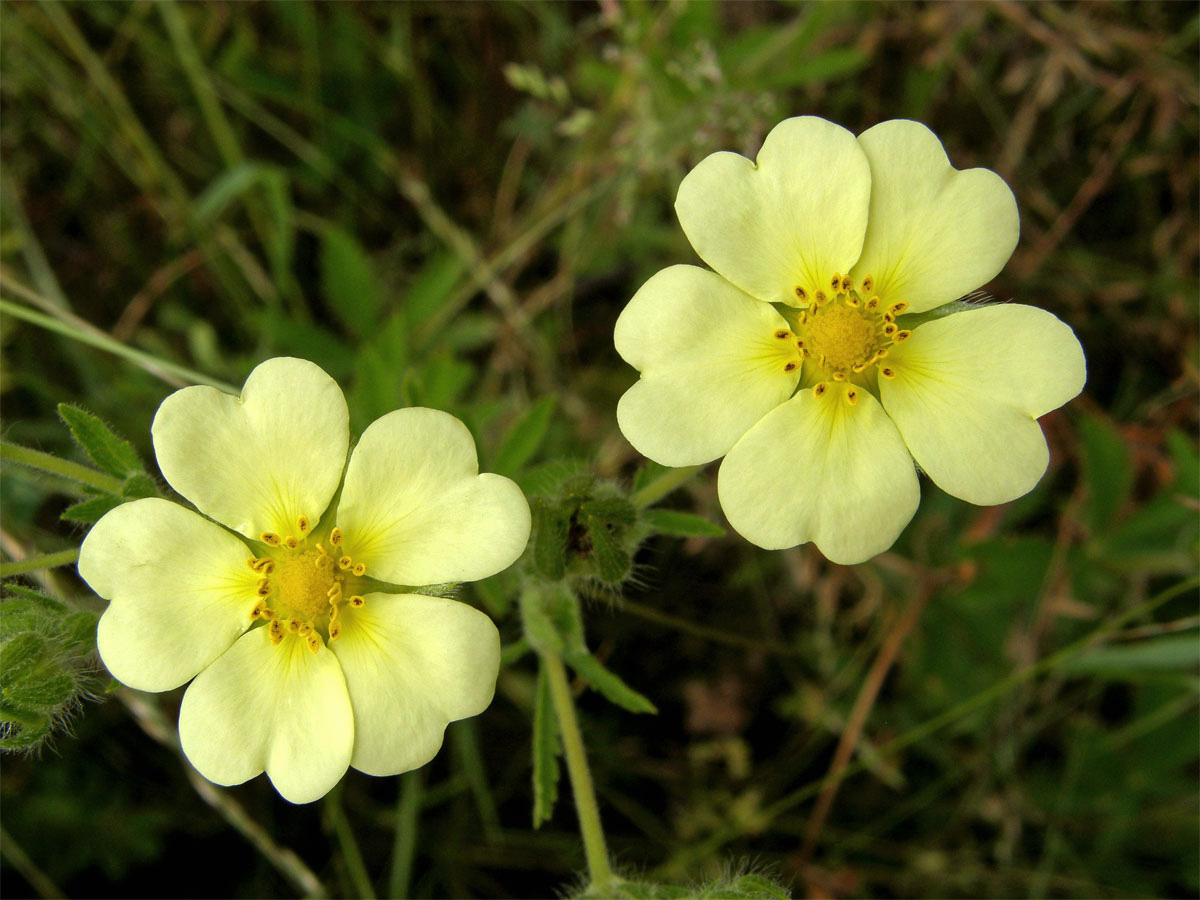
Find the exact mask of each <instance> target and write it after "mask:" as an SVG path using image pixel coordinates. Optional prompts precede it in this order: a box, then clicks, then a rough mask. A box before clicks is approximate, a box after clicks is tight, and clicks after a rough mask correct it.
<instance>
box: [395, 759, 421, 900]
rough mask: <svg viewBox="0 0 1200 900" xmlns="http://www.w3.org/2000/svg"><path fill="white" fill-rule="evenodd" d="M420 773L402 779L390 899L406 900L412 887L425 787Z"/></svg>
mask: <svg viewBox="0 0 1200 900" xmlns="http://www.w3.org/2000/svg"><path fill="white" fill-rule="evenodd" d="M422 778H423V776H422V774H421V770H420V769H414V770H413V771H411V772H405V773H404V774H403V775H401V776H400V799H399V801H398V802H397V804H396V840H395V843H394V844H393V845H392V874H391V877H390V878H389V879H388V896H389V897H407V896H408V891H409V887H410V886H411V884H412V872H413V859H414V858H415V856H416V852H417V827H418V820H419V818H420V814H421V798H422V795H423V794H424V793H425V784H424V781H423V780H422Z"/></svg>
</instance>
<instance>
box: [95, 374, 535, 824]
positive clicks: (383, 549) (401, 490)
mask: <svg viewBox="0 0 1200 900" xmlns="http://www.w3.org/2000/svg"><path fill="white" fill-rule="evenodd" d="M348 421H349V417H348V413H347V409H346V401H345V398H344V397H343V396H342V392H341V390H340V389H339V388H338V386H337V384H335V383H334V381H333V380H332V379H331V378H330V377H329V376H328V375H326V374H325V372H323V371H322V370H321V369H320V368H318V367H317V366H315V365H313V364H312V363H310V362H306V361H304V360H300V359H287V358H283V359H272V360H268V361H267V362H265V363H263V364H262V365H260V366H258V367H257V368H256V369H255V370H254V371H253V372H251V373H250V377H249V378H248V379H247V380H246V384H245V387H244V388H243V390H242V394H241V396H240V397H235V396H232V395H229V394H225V393H222V392H220V391H217V390H215V389H213V388H209V387H190V388H185V389H184V390H181V391H178V392H176V393H174V394H172V395H171V396H170V397H168V398H167V399H166V400H165V401H163V404H162V406H161V407H159V410H158V414H157V415H156V416H155V419H154V425H153V428H152V435H153V438H154V449H155V454H156V456H157V458H158V463H159V467H160V468H161V470H162V473H163V475H164V477H165V478H166V479H167V481H168V482H169V483H170V485H171V486H172V487H173V488H175V490H177V491H178V492H179V493H180V494H182V495H183V496H184V497H185V498H186V499H187V500H189V501H191V502H192V503H193V504H195V506H196V508H197V509H198V510H199V511H200V513H201V514H202V515H198V514H197V513H195V512H193V511H191V510H190V509H187V508H185V507H183V506H180V505H178V504H175V503H171V502H168V501H166V500H159V499H147V500H137V501H134V502H132V503H127V504H125V505H123V506H119V507H117V508H116V509H114V510H113V511H112V512H110V513H108V514H107V515H106V516H104V517H103V518H102V519H101V520H100V521H99V522H97V523H96V526H95V527H94V528H93V529H92V531H91V532H90V533H89V534H88V536H87V538H86V540H85V541H84V542H83V547H82V548H81V551H80V556H79V573H80V575H82V576H83V578H84V579H85V580H86V581H87V582H88V584H90V585H91V586H92V588H93V589H95V591H96V593H98V594H99V595H100V596H102V597H105V598H107V599H108V600H109V601H110V602H109V606H108V609H107V610H106V611H105V613H104V615H103V616H102V617H101V619H100V626H99V631H98V634H97V644H98V646H99V650H100V655H101V657H102V659H103V660H104V663H105V665H106V666H107V667H108V668H109V670H110V671H111V672H112V674H113V675H114V676H115V677H116V678H117V679H118V680H120V681H122V682H123V683H125V684H127V685H129V686H130V687H133V688H136V689H138V690H143V691H166V690H171V689H172V688H176V687H179V686H180V685H182V684H184V683H186V682H188V681H192V679H193V678H194V679H195V680H194V681H192V683H191V685H190V686H189V687H188V689H187V692H186V693H185V694H184V697H183V705H182V708H181V709H180V714H179V734H180V739H181V741H182V744H183V749H184V752H185V753H186V754H187V757H188V759H189V760H190V761H191V763H192V765H194V766H195V767H196V769H197V770H198V771H199V772H200V773H201V774H202V775H204V776H205V777H206V778H208V779H209V780H210V781H214V782H216V783H217V784H223V785H231V784H240V783H241V782H244V781H246V780H248V779H250V778H253V777H254V776H256V775H258V774H259V773H261V772H263V771H264V770H265V771H266V773H267V775H268V776H269V777H270V779H271V781H272V783H273V784H274V785H275V787H276V788H277V789H278V791H279V793H280V794H282V795H283V796H284V797H285V798H286V799H288V800H290V801H292V802H293V803H307V802H310V801H312V800H316V799H317V798H319V797H321V796H323V795H324V794H325V793H326V792H327V791H329V789H330V788H332V787H333V786H334V785H335V784H337V782H338V781H339V780H340V779H341V777H342V775H343V774H344V773H345V771H346V768H347V766H353V767H354V768H356V769H359V770H361V771H363V772H366V773H368V774H371V775H390V774H395V773H398V772H404V771H407V770H409V769H413V768H416V767H418V766H421V765H424V764H425V763H426V762H428V761H429V760H430V759H432V758H433V756H434V755H435V754H436V753H437V751H438V749H439V748H440V746H441V744H442V737H443V732H444V731H445V728H446V725H447V724H448V723H449V722H451V721H454V720H456V719H461V718H465V717H467V716H473V715H476V714H478V713H480V712H482V711H483V710H484V709H486V708H487V706H488V704H489V703H490V702H491V700H492V694H493V692H494V690H495V685H496V675H497V671H498V667H499V660H500V643H499V635H498V634H497V632H496V627H495V626H494V625H493V624H492V622H491V620H490V619H489V618H488V617H487V616H486V615H484V614H483V613H481V612H479V611H478V610H476V609H474V608H472V607H470V606H468V605H466V604H464V603H459V602H457V601H454V600H449V599H446V598H444V597H436V596H425V595H422V594H421V593H419V592H414V591H413V590H412V586H419V585H431V584H441V583H448V582H459V581H471V580H474V579H478V578H483V577H485V576H488V575H491V574H493V573H495V572H498V571H500V570H501V569H504V568H506V567H507V566H509V565H510V564H511V563H512V562H513V561H515V560H516V559H517V557H518V556H520V554H521V552H522V551H523V550H524V548H525V543H526V541H527V539H528V537H529V507H528V505H527V504H526V502H525V498H524V496H523V495H522V494H521V491H520V489H519V488H517V486H516V485H515V484H513V482H511V481H510V480H508V479H507V478H502V477H500V476H498V475H487V474H484V475H481V474H479V468H478V463H477V461H476V455H475V444H474V441H473V440H472V438H471V435H470V433H469V432H468V431H467V429H466V427H465V426H464V425H463V424H462V423H461V422H460V421H458V419H456V418H454V417H453V416H451V415H449V414H447V413H444V412H440V411H438V410H433V409H420V408H413V409H401V410H397V411H395V412H392V413H389V414H388V415H386V416H384V417H383V418H381V419H379V420H377V421H376V422H374V423H373V424H372V425H370V426H369V427H368V428H367V430H366V431H365V432H364V433H363V435H362V438H361V439H360V440H359V442H358V444H357V446H355V448H354V451H353V453H351V454H350V459H349V463H348V464H347V461H346V454H347V450H348V448H349V439H350V435H349V425H348ZM343 471H344V473H345V478H344V479H343ZM339 491H340V493H339ZM335 496H336V497H337V500H336V505H331V502H332V501H333V500H334V498H335ZM206 517H207V518H206ZM229 529H231V530H229ZM234 532H236V534H235V533H234Z"/></svg>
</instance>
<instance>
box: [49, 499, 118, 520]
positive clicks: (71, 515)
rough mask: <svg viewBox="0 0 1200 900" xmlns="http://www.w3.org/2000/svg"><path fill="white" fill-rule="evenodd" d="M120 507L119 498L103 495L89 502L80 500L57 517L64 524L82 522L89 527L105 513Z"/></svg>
mask: <svg viewBox="0 0 1200 900" xmlns="http://www.w3.org/2000/svg"><path fill="white" fill-rule="evenodd" d="M120 505H121V501H120V499H119V498H117V497H114V496H113V495H112V494H104V495H102V496H99V497H92V498H91V499H90V500H80V501H79V502H78V503H74V504H72V505H71V506H68V507H67V508H66V509H65V510H63V512H62V514H61V515H60V516H59V518H60V519H62V520H64V521H66V522H82V523H84V524H87V525H90V524H92V523H93V522H97V521H99V519H100V517H101V516H102V515H104V514H105V513H106V512H108V511H110V510H113V509H116V508H117V507H118V506H120Z"/></svg>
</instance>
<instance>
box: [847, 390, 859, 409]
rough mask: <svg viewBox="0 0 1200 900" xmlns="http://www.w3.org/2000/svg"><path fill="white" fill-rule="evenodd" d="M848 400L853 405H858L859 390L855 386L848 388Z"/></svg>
mask: <svg viewBox="0 0 1200 900" xmlns="http://www.w3.org/2000/svg"><path fill="white" fill-rule="evenodd" d="M846 402H847V403H849V404H850V405H851V406H857V405H858V390H857V389H855V388H852V387H851V388H846Z"/></svg>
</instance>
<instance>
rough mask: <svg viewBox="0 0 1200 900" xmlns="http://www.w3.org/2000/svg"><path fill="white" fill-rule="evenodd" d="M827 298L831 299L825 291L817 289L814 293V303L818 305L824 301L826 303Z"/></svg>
mask: <svg viewBox="0 0 1200 900" xmlns="http://www.w3.org/2000/svg"><path fill="white" fill-rule="evenodd" d="M827 299H829V298H828V297H826V296H825V292H824V291H817V292H816V293H815V294H814V295H813V304H814V305H816V306H820V305H821V304H822V303H824V302H825V301H826V300H827Z"/></svg>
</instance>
